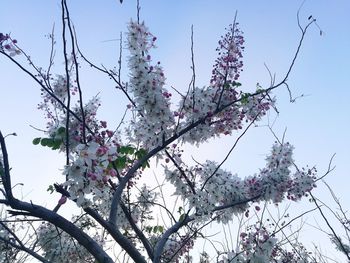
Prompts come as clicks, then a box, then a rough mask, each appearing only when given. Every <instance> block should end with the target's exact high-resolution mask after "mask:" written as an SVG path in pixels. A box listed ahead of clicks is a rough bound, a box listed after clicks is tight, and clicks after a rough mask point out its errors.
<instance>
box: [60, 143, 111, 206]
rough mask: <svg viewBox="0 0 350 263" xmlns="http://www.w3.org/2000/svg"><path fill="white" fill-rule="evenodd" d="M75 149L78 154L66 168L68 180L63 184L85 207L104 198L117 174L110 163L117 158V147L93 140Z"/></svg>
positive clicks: (72, 196) (78, 203)
mask: <svg viewBox="0 0 350 263" xmlns="http://www.w3.org/2000/svg"><path fill="white" fill-rule="evenodd" d="M75 150H76V153H77V155H76V156H75V157H74V160H73V161H72V162H71V164H70V165H69V166H66V168H65V170H64V174H65V175H66V176H67V181H66V182H65V183H64V184H63V185H64V186H67V187H68V191H69V193H70V195H71V196H70V198H71V199H73V200H76V203H77V205H78V206H83V207H84V206H89V205H90V204H92V203H95V202H98V201H101V200H104V199H105V198H106V196H105V195H106V192H107V191H108V187H106V185H107V184H108V180H109V179H110V178H111V177H115V176H116V171H115V170H114V169H113V167H110V165H109V164H110V162H112V161H114V160H115V159H116V158H117V147H115V146H110V147H108V146H101V145H100V144H98V143H96V142H94V141H92V142H89V143H87V144H86V145H85V144H79V145H78V146H77V147H76V148H75Z"/></svg>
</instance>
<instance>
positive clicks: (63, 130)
mask: <svg viewBox="0 0 350 263" xmlns="http://www.w3.org/2000/svg"><path fill="white" fill-rule="evenodd" d="M65 132H66V128H65V127H59V128H58V130H57V131H56V134H58V135H63V134H64V133H65Z"/></svg>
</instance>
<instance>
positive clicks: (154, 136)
mask: <svg viewBox="0 0 350 263" xmlns="http://www.w3.org/2000/svg"><path fill="white" fill-rule="evenodd" d="M155 40H156V38H155V37H154V36H153V35H152V34H151V33H150V32H149V30H148V28H147V27H146V26H145V24H144V23H142V24H139V23H136V22H133V21H131V22H130V23H129V26H128V48H129V51H130V57H129V60H128V65H129V69H130V85H129V87H130V91H131V92H132V93H133V95H134V102H135V103H136V108H135V111H136V112H137V113H138V115H139V116H138V117H139V118H138V119H137V121H134V122H132V123H131V125H132V129H133V134H134V137H135V138H134V139H136V140H139V141H141V142H142V143H143V147H144V148H150V147H155V146H158V145H161V144H162V141H163V139H164V137H168V136H170V135H171V134H172V126H173V125H174V117H173V114H172V112H171V110H170V107H169V104H170V97H171V93H169V92H168V91H167V90H166V89H165V88H164V84H165V76H164V73H163V69H162V68H161V66H160V63H159V62H158V63H157V64H156V65H151V55H150V54H149V51H150V49H151V48H153V47H154V42H155Z"/></svg>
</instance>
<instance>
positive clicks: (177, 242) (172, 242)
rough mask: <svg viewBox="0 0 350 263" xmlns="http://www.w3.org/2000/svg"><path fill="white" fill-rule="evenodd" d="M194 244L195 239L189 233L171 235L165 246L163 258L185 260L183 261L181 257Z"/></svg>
mask: <svg viewBox="0 0 350 263" xmlns="http://www.w3.org/2000/svg"><path fill="white" fill-rule="evenodd" d="M193 245H194V240H193V238H191V237H190V236H189V235H185V236H178V237H171V238H169V239H168V240H167V242H166V244H165V246H164V250H163V254H162V259H163V261H164V262H176V263H179V262H185V261H181V258H182V257H183V256H184V255H186V254H187V253H188V252H189V251H190V250H191V249H192V247H193ZM163 261H162V262H163ZM186 262H187V261H186Z"/></svg>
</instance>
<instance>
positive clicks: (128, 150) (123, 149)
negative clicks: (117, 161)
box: [119, 145, 135, 154]
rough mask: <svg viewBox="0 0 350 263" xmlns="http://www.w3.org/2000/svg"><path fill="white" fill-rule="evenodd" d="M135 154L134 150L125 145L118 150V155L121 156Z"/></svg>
mask: <svg viewBox="0 0 350 263" xmlns="http://www.w3.org/2000/svg"><path fill="white" fill-rule="evenodd" d="M134 152H135V148H134V147H132V146H130V145H127V146H122V147H120V148H119V153H121V154H133V153H134Z"/></svg>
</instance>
